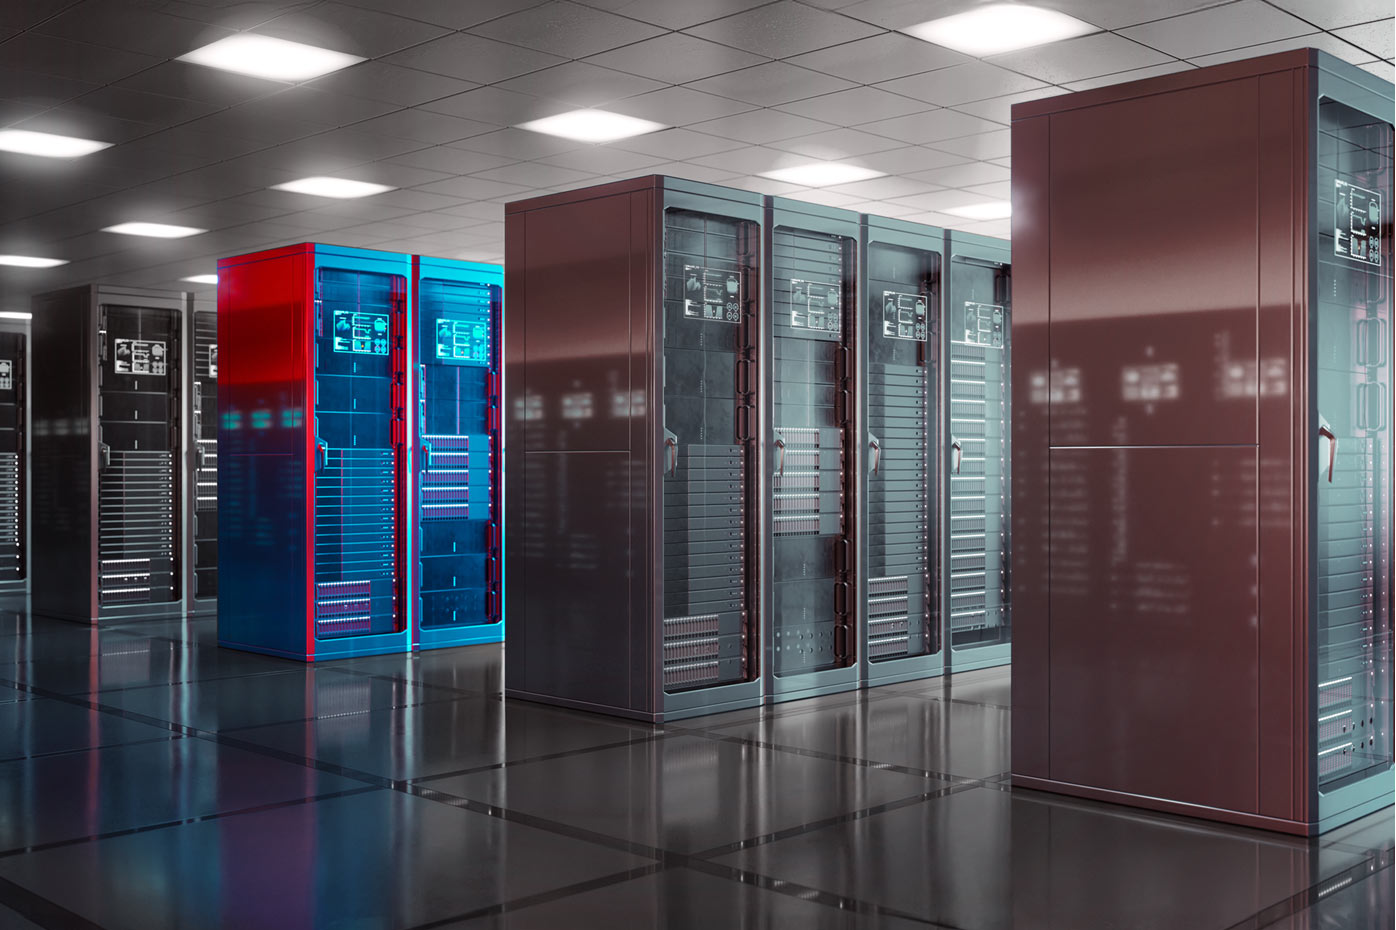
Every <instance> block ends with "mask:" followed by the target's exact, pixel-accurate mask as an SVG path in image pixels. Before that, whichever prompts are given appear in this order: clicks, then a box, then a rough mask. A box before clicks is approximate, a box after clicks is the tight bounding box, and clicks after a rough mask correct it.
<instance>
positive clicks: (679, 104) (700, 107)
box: [607, 87, 752, 126]
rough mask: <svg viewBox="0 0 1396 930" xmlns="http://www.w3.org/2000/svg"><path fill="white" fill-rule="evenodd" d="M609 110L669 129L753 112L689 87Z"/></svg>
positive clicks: (657, 92) (628, 101) (655, 93)
mask: <svg viewBox="0 0 1396 930" xmlns="http://www.w3.org/2000/svg"><path fill="white" fill-rule="evenodd" d="M607 109H609V110H612V111H614V112H616V113H624V114H625V115H626V116H638V117H640V118H641V119H647V120H653V121H654V122H656V123H663V124H664V125H666V126H687V125H691V124H693V123H701V122H702V121H704V120H710V119H717V118H718V117H721V116H733V115H735V114H737V113H744V112H746V111H748V110H751V109H752V106H751V104H749V103H741V102H738V101H736V100H728V99H727V98H726V97H718V96H716V95H715V94H705V93H702V92H700V91H696V90H690V89H689V88H687V87H666V88H664V89H663V90H655V91H651V92H650V93H648V94H640V95H639V96H637V97H627V98H625V99H624V100H617V101H616V102H615V103H613V104H611V105H610V106H609V107H607Z"/></svg>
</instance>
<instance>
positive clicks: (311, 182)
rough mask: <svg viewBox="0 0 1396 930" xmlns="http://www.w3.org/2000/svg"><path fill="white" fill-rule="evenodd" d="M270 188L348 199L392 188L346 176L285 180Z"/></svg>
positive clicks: (379, 192) (371, 194)
mask: <svg viewBox="0 0 1396 930" xmlns="http://www.w3.org/2000/svg"><path fill="white" fill-rule="evenodd" d="M272 190H276V191H291V192H292V193H296V194H311V195H313V196H315V197H334V198H337V199H339V200H349V199H352V198H354V197H372V196H373V195H374V194H381V193H384V192H385V191H390V190H392V188H391V187H389V186H388V185H386V184H370V183H369V182H367V181H350V180H348V179H346V178H319V177H317V178H301V179H300V180H299V181H287V182H286V183H285V184H276V185H273V186H272Z"/></svg>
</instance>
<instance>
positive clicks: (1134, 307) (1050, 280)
mask: <svg viewBox="0 0 1396 930" xmlns="http://www.w3.org/2000/svg"><path fill="white" fill-rule="evenodd" d="M1392 109H1393V93H1392V85H1391V84H1390V83H1388V82H1386V81H1382V80H1380V79H1379V78H1377V77H1375V76H1374V75H1372V74H1369V73H1367V72H1366V71H1363V70H1362V69H1360V68H1357V67H1354V66H1352V65H1349V64H1347V63H1345V62H1342V61H1339V60H1337V59H1335V58H1331V57H1329V56H1328V55H1326V54H1324V53H1322V52H1317V51H1314V50H1312V49H1301V50H1298V51H1293V52H1284V53H1280V54H1277V55H1271V56H1266V57H1264V58H1257V59H1252V60H1249V61H1241V62H1232V63H1227V64H1223V65H1217V66H1214V67H1210V68H1203V69H1199V70H1195V71H1189V72H1187V73H1186V74H1173V75H1167V76H1164V77H1159V78H1154V79H1150V80H1146V81H1137V82H1132V83H1127V84H1120V85H1116V86H1114V87H1109V88H1102V89H1098V90H1092V91H1086V92H1082V93H1077V94H1069V95H1066V96H1062V97H1053V98H1051V99H1050V100H1041V101H1034V102H1031V103H1026V104H1019V105H1017V106H1016V107H1014V112H1013V200H1014V209H1013V217H1014V219H1013V226H1014V228H1013V249H1014V253H1015V260H1016V268H1015V271H1016V282H1015V283H1016V290H1017V305H1018V306H1017V319H1016V326H1015V336H1016V343H1017V344H1016V346H1015V350H1014V351H1015V363H1016V365H1017V367H1018V369H1019V374H1018V376H1017V377H1016V378H1015V381H1014V400H1015V403H1016V404H1017V405H1018V407H1019V409H1025V408H1026V409H1031V410H1032V415H1030V416H1023V417H1019V418H1018V419H1017V420H1016V421H1015V427H1014V428H1015V431H1016V435H1015V437H1014V447H1013V450H1014V451H1013V456H1014V472H1013V497H1014V517H1013V519H1014V537H1015V551H1016V560H1015V565H1014V572H1013V578H1012V596H1013V604H1014V608H1015V611H1016V623H1015V626H1016V629H1015V633H1014V635H1015V640H1016V641H1015V643H1014V646H1013V650H1014V655H1013V773H1014V774H1013V779H1014V784H1020V785H1026V786H1030V787H1035V788H1042V789H1046V790H1052V791H1058V792H1062V793H1066V794H1072V795H1078V796H1083V797H1090V798H1096V799H1102V800H1110V801H1116V802H1119V803H1123V804H1130V805H1135V806H1138V807H1145V808H1152V809H1156V810H1165V811H1170V812H1174V813H1182V814H1191V815H1195V816H1199V817H1205V818H1209V819H1215V820H1222V821H1227V822H1231V823H1239V824H1246V825H1250V826H1255V827H1262V828H1269V829H1274V830H1280V831H1284V832H1288V833H1295V834H1301V835H1303V834H1315V833H1319V832H1322V831H1324V830H1327V829H1329V828H1331V827H1335V826H1338V825H1340V824H1343V823H1345V822H1348V821H1350V820H1353V819H1354V818H1357V817H1359V816H1362V815H1363V814H1366V813H1369V812H1371V811H1374V810H1377V809H1379V808H1381V807H1383V806H1386V805H1389V804H1391V802H1392V733H1391V728H1392V719H1391V714H1392V670H1391V646H1392V628H1391V616H1392V561H1391V556H1392V553H1391V520H1392V497H1391V491H1392V459H1391V451H1392V450H1391V421H1392V396H1391V365H1392V362H1391V354H1392V329H1391V294H1392V284H1393V276H1392V263H1393V253H1392V242H1391V229H1392V222H1391V217H1392V213H1391V208H1392V204H1391V200H1392V195H1393V191H1392V158H1393V132H1392ZM1180 127H1185V128H1186V131H1185V132H1180V131H1179V129H1180ZM1142 165H1147V166H1148V175H1147V176H1146V177H1141V176H1139V175H1138V169H1139V167H1140V166H1142Z"/></svg>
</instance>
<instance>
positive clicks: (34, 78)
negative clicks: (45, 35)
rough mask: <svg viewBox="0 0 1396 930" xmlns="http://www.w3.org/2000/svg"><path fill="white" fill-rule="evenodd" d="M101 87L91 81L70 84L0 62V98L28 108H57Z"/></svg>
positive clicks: (61, 78)
mask: <svg viewBox="0 0 1396 930" xmlns="http://www.w3.org/2000/svg"><path fill="white" fill-rule="evenodd" d="M100 86H102V85H101V84H98V83H96V82H93V81H74V80H70V79H69V78H64V77H58V76H57V75H52V74H40V73H39V72H37V71H21V70H19V69H18V68H9V67H6V66H5V65H4V64H3V62H0V98H3V99H6V100H13V101H16V102H19V103H27V104H30V105H32V106H37V107H43V108H44V109H47V108H49V107H54V106H58V104H60V103H63V102H64V101H66V100H72V99H73V98H74V97H81V96H82V95H83V94H86V93H88V92H90V91H94V90H96V89H97V88H98V87H100Z"/></svg>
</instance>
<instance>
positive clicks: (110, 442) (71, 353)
mask: <svg viewBox="0 0 1396 930" xmlns="http://www.w3.org/2000/svg"><path fill="white" fill-rule="evenodd" d="M188 306H189V295H187V294H184V293H179V292H171V291H140V290H132V289H127V288H116V287H104V286H86V287H75V288H69V289H66V290H61V291H52V292H50V293H47V294H40V295H37V296H35V297H34V299H33V308H34V316H33V321H32V326H33V336H34V349H33V357H34V370H35V374H36V377H35V379H34V382H33V398H34V402H35V403H34V443H33V450H34V457H35V460H36V461H42V462H43V463H44V465H43V467H42V468H39V469H37V470H36V473H35V474H34V495H33V504H34V515H35V517H36V519H35V520H34V526H33V531H32V541H33V563H34V564H33V585H32V594H31V597H32V605H33V609H34V611H35V612H36V613H41V614H47V615H50V616H56V617H63V618H66V619H72V620H81V621H85V622H92V623H95V622H97V621H98V620H107V619H117V618H131V617H142V616H160V615H171V614H179V613H181V612H182V611H183V609H184V597H185V590H184V588H185V571H186V569H185V545H186V542H185V538H186V537H185V533H184V527H183V519H182V514H183V508H184V502H183V495H184V489H185V478H184V458H183V457H184V441H185V439H184V436H185V432H184V418H183V399H182V398H183V393H184V385H183V364H184V361H185V359H184V348H183V327H184V318H185V316H186V314H187V313H188ZM74 566H86V568H85V569H81V568H80V569H78V570H75V569H74Z"/></svg>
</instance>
